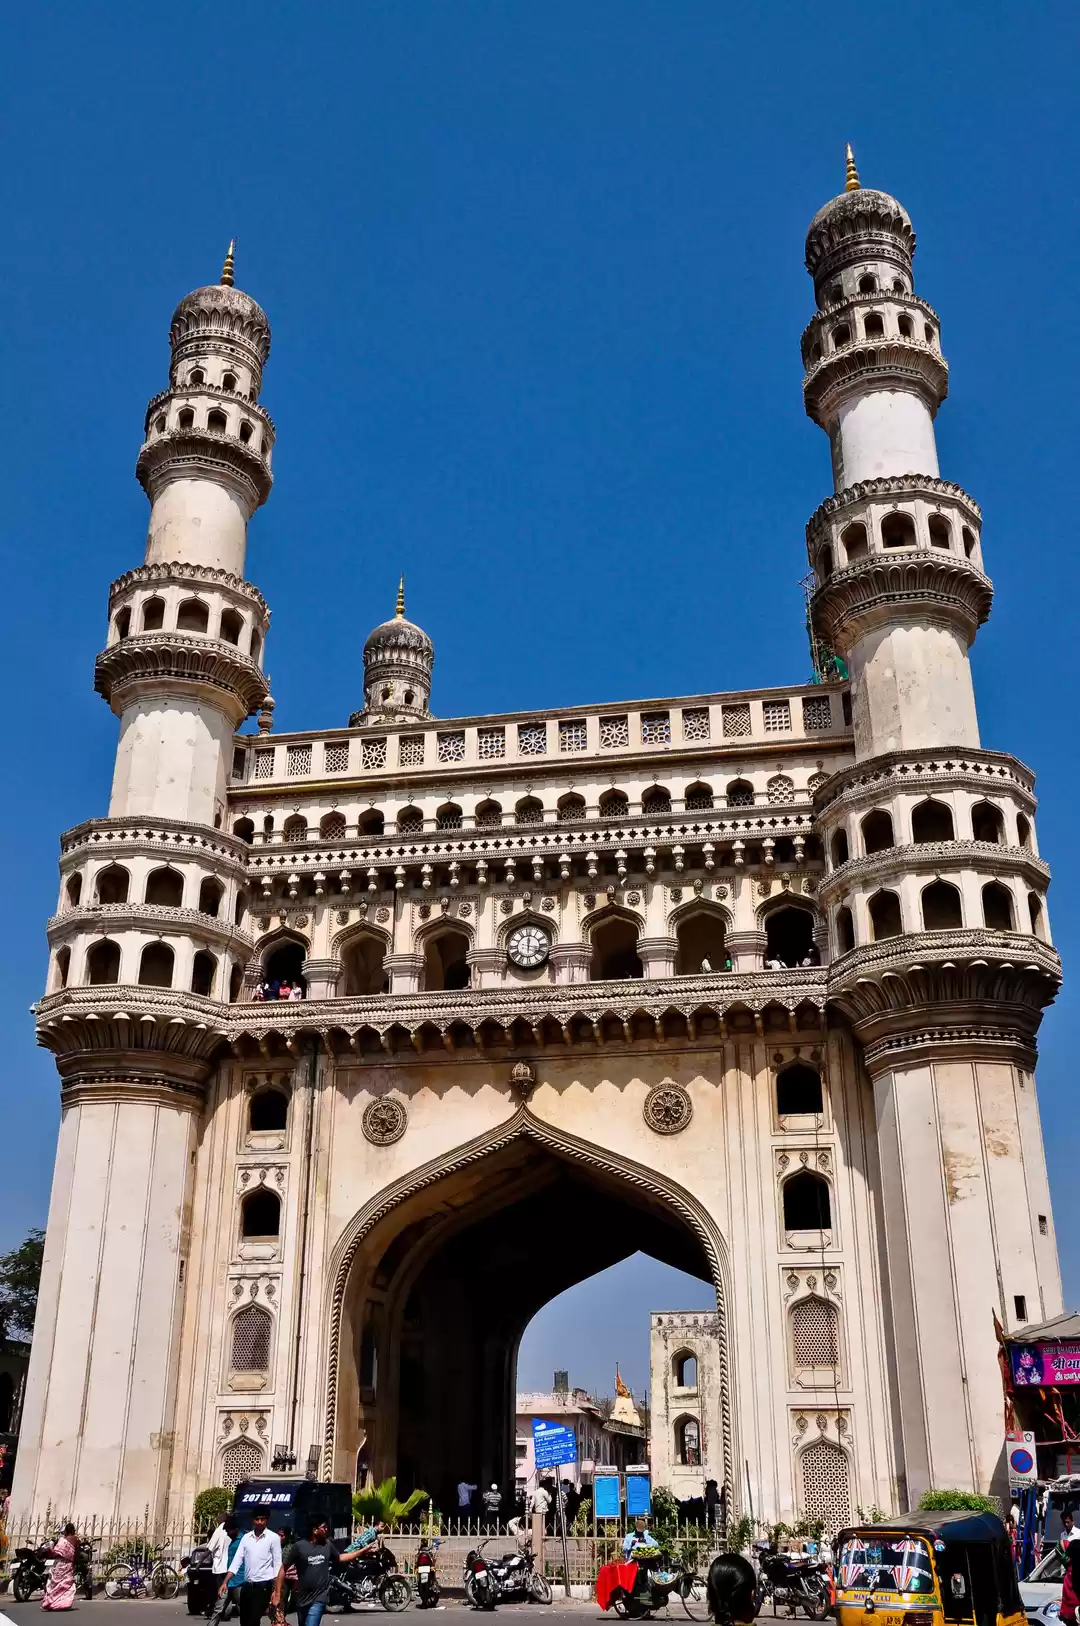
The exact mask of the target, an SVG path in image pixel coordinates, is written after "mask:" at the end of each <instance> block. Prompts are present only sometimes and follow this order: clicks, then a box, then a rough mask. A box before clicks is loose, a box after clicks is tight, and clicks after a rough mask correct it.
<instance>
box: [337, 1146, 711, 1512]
mask: <svg viewBox="0 0 1080 1626" xmlns="http://www.w3.org/2000/svg"><path fill="white" fill-rule="evenodd" d="M644 1172H645V1171H640V1170H635V1177H634V1178H633V1179H632V1180H631V1179H628V1178H627V1177H626V1176H625V1175H624V1174H623V1173H622V1172H621V1171H620V1170H618V1169H614V1168H609V1167H606V1166H604V1165H603V1164H601V1163H599V1162H597V1161H593V1160H592V1159H585V1158H582V1157H579V1156H577V1155H574V1150H573V1148H572V1147H568V1148H567V1149H565V1150H564V1149H562V1148H561V1147H556V1146H552V1145H549V1144H546V1143H541V1142H540V1141H539V1140H538V1139H537V1138H535V1137H534V1136H532V1135H527V1136H525V1135H523V1136H521V1137H520V1138H517V1139H515V1140H513V1141H511V1142H510V1143H509V1144H507V1145H504V1146H502V1147H500V1148H498V1149H496V1150H493V1151H490V1152H487V1153H486V1154H484V1155H483V1156H481V1157H479V1158H475V1159H466V1160H463V1161H462V1163H461V1164H460V1165H459V1166H458V1167H456V1168H453V1169H451V1170H448V1171H447V1172H446V1173H445V1174H444V1175H442V1177H441V1178H439V1179H437V1180H434V1181H431V1182H430V1183H428V1184H425V1185H423V1186H422V1187H421V1188H420V1189H418V1190H415V1191H413V1192H410V1193H408V1194H407V1195H403V1197H402V1198H401V1200H400V1201H399V1202H398V1203H396V1204H395V1205H394V1206H393V1207H391V1208H390V1210H389V1211H388V1212H386V1213H384V1214H383V1217H381V1218H380V1219H379V1220H378V1221H377V1222H375V1223H374V1224H373V1226H372V1227H371V1229H370V1230H369V1231H367V1232H366V1234H364V1235H363V1237H362V1239H361V1241H360V1242H359V1244H358V1246H357V1248H356V1251H355V1254H354V1256H353V1260H352V1264H351V1268H350V1269H349V1272H348V1279H347V1283H346V1286H345V1293H344V1304H343V1316H342V1325H341V1330H340V1346H339V1347H340V1351H341V1364H340V1369H339V1378H338V1390H337V1395H336V1418H337V1422H336V1430H335V1441H334V1449H335V1456H334V1477H343V1476H347V1477H351V1476H352V1475H353V1473H354V1472H355V1471H356V1466H357V1459H358V1453H359V1456H360V1461H361V1463H362V1466H363V1471H364V1472H365V1473H367V1474H370V1475H371V1476H372V1477H373V1478H374V1479H375V1480H376V1481H379V1480H381V1479H383V1478H384V1477H386V1476H387V1475H389V1474H392V1473H396V1474H397V1476H398V1490H399V1494H401V1492H402V1490H408V1489H411V1488H413V1487H414V1486H422V1487H423V1488H424V1489H425V1490H427V1491H428V1492H429V1493H431V1495H432V1496H433V1498H434V1501H435V1504H436V1505H437V1506H439V1507H444V1508H451V1509H455V1510H456V1509H457V1507H458V1497H457V1489H456V1487H457V1485H458V1483H459V1482H464V1483H466V1484H472V1485H476V1486H482V1487H487V1486H489V1485H491V1484H492V1483H495V1484H497V1485H498V1486H499V1488H500V1491H501V1492H502V1496H503V1503H502V1514H503V1516H504V1517H505V1516H506V1515H507V1514H508V1513H509V1512H510V1511H512V1503H513V1501H514V1499H515V1498H516V1496H517V1494H518V1493H519V1492H523V1491H524V1489H525V1488H526V1487H525V1484H524V1483H522V1481H523V1480H526V1479H528V1478H529V1477H530V1475H531V1476H532V1478H533V1479H534V1480H535V1468H534V1466H532V1464H531V1460H530V1461H529V1462H525V1461H524V1459H523V1458H522V1457H521V1456H519V1450H518V1447H519V1445H520V1444H521V1443H522V1441H524V1442H525V1444H526V1452H527V1451H528V1444H529V1440H530V1439H531V1429H529V1428H527V1427H526V1426H525V1425H523V1422H522V1417H521V1415H519V1413H520V1411H521V1406H520V1405H519V1404H518V1403H517V1402H518V1395H519V1390H526V1391H529V1390H533V1389H534V1388H535V1387H536V1384H537V1378H538V1371H537V1363H536V1361H535V1359H532V1360H531V1366H530V1372H529V1374H528V1375H526V1374H525V1373H522V1374H521V1375H520V1377H519V1373H518V1351H519V1346H520V1344H521V1339H522V1335H523V1333H524V1332H525V1329H526V1328H527V1327H528V1326H529V1323H530V1322H531V1321H532V1320H533V1318H534V1317H536V1316H537V1314H538V1312H539V1311H540V1310H541V1309H542V1308H543V1307H544V1306H545V1305H548V1304H549V1303H550V1302H551V1301H552V1300H554V1299H556V1298H557V1297H558V1296H559V1295H561V1294H563V1293H568V1290H570V1289H573V1288H575V1287H576V1285H577V1284H584V1283H586V1281H587V1282H588V1285H589V1290H590V1292H591V1291H592V1289H593V1284H594V1283H596V1282H597V1281H598V1280H601V1281H602V1279H603V1278H602V1277H601V1276H600V1275H599V1273H603V1272H608V1271H609V1270H611V1268H612V1267H618V1268H619V1269H620V1270H626V1269H628V1268H629V1267H628V1266H627V1265H625V1264H624V1263H623V1262H624V1261H628V1260H631V1259H632V1258H633V1257H634V1256H636V1255H638V1254H645V1255H647V1256H648V1260H649V1261H658V1262H659V1264H660V1265H661V1266H668V1267H672V1268H673V1269H674V1270H676V1271H681V1272H684V1273H685V1275H686V1276H687V1277H689V1278H693V1284H692V1285H695V1286H696V1287H697V1289H698V1295H699V1297H698V1300H697V1303H696V1304H695V1305H692V1306H687V1308H695V1309H701V1308H705V1307H706V1306H708V1308H711V1309H713V1310H714V1309H715V1304H716V1298H715V1282H714V1272H713V1265H712V1246H713V1245H712V1244H711V1243H709V1242H707V1238H706V1233H705V1232H704V1231H701V1232H699V1230H698V1229H697V1226H696V1224H695V1223H694V1222H692V1220H691V1218H690V1216H689V1212H688V1211H685V1212H684V1211H683V1210H682V1209H681V1208H680V1207H679V1206H678V1205H677V1200H673V1199H672V1198H671V1197H669V1195H668V1193H667V1191H666V1190H665V1189H664V1182H663V1181H662V1179H661V1178H660V1177H656V1178H655V1179H653V1180H645V1179H641V1178H640V1176H641V1175H643V1174H644ZM530 1237H531V1238H535V1239H536V1242H537V1246H536V1247H535V1248H533V1249H530V1250H529V1263H528V1268H527V1269H523V1268H522V1245H523V1239H527V1238H530ZM478 1260H483V1275H484V1279H485V1280H486V1281H487V1282H489V1283H497V1284H498V1291H497V1292H489V1293H482V1294H481V1293H477V1292H476V1291H475V1287H476V1281H477V1261H478ZM613 1274H614V1272H613ZM663 1307H664V1308H666V1305H664V1306H663ZM626 1308H627V1313H628V1316H629V1317H631V1318H633V1320H634V1322H635V1324H640V1322H641V1320H642V1318H643V1312H645V1311H647V1310H649V1309H650V1308H652V1305H651V1304H650V1303H648V1302H645V1303H642V1302H641V1301H640V1300H638V1301H637V1302H632V1303H629V1304H628V1305H627V1306H626ZM644 1322H645V1326H646V1328H647V1327H648V1316H647V1315H644ZM711 1337H712V1340H713V1342H714V1343H715V1342H716V1333H715V1330H713V1332H712V1333H711ZM679 1347H680V1348H681V1347H683V1345H682V1344H681V1343H680V1345H679ZM555 1364H556V1365H558V1364H560V1363H558V1362H557V1363H555ZM541 1369H542V1370H543V1373H544V1376H545V1378H547V1374H548V1372H549V1371H551V1370H554V1368H553V1367H551V1366H549V1364H548V1362H547V1360H544V1361H543V1364H542V1368H541ZM560 1376H561V1374H560ZM610 1376H611V1377H612V1378H613V1377H614V1373H611V1374H610ZM695 1377H696V1372H695ZM594 1379H595V1375H594V1374H591V1373H590V1374H589V1376H588V1379H587V1381H594ZM522 1380H523V1381H522ZM642 1381H643V1382H644V1383H645V1384H647V1382H648V1376H647V1369H646V1371H645V1373H643V1374H639V1375H638V1378H637V1381H636V1383H635V1387H638V1388H639V1386H640V1384H641V1383H642ZM674 1386H675V1385H674V1382H672V1387H673V1388H674ZM552 1387H553V1388H557V1387H558V1379H556V1384H555V1385H554V1386H552ZM547 1388H548V1383H547V1382H545V1389H547ZM576 1393H577V1392H576V1391H567V1398H566V1402H565V1403H566V1404H567V1405H568V1406H570V1407H571V1408H572V1409H574V1411H575V1417H576V1422H577V1423H580V1425H581V1428H582V1429H584V1430H585V1431H586V1432H585V1434H584V1435H583V1436H582V1441H583V1447H584V1448H583V1449H582V1450H581V1451H580V1453H579V1455H580V1456H581V1457H582V1458H590V1457H591V1458H592V1459H593V1460H594V1461H597V1460H599V1461H603V1460H605V1459H604V1451H605V1449H611V1448H612V1446H611V1442H612V1441H613V1440H614V1439H615V1437H616V1435H617V1433H618V1430H609V1429H605V1428H604V1427H603V1426H602V1424H603V1421H604V1419H603V1417H602V1416H598V1415H596V1414H595V1413H594V1412H593V1411H591V1410H590V1408H589V1406H587V1405H585V1404H583V1403H582V1404H578V1403H577V1400H575V1395H576ZM523 1398H524V1396H523ZM579 1398H580V1397H579ZM543 1399H544V1400H545V1401H547V1402H548V1404H550V1403H551V1399H552V1396H551V1393H550V1392H549V1393H548V1394H547V1395H545V1396H544V1397H543ZM684 1404H685V1402H684ZM536 1410H537V1414H543V1412H544V1406H543V1405H538V1406H537V1408H536ZM578 1414H580V1415H578ZM673 1419H674V1414H673ZM629 1426H630V1427H631V1429H632V1427H633V1425H632V1424H630V1425H629ZM719 1432H720V1431H719V1429H718V1428H716V1427H713V1429H712V1435H711V1436H710V1437H709V1438H708V1439H706V1440H705V1441H704V1442H703V1443H704V1446H705V1449H706V1451H707V1453H708V1456H709V1462H710V1464H711V1463H712V1462H713V1460H714V1458H715V1460H716V1461H717V1462H718V1464H721V1465H722V1463H723V1460H724V1442H723V1440H722V1439H718V1438H714V1437H712V1436H715V1435H716V1434H718V1433H719ZM605 1442H606V1443H605ZM623 1442H624V1443H623V1447H622V1448H621V1449H623V1453H624V1454H623V1456H622V1458H621V1459H620V1460H621V1461H623V1462H624V1463H625V1462H626V1461H641V1460H642V1459H643V1455H644V1451H645V1439H644V1429H643V1428H642V1429H641V1431H640V1434H638V1435H636V1436H635V1435H633V1434H628V1435H626V1436H623ZM609 1460H611V1459H609ZM710 1471H711V1472H714V1473H715V1470H714V1469H713V1468H712V1467H711V1466H710ZM716 1477H717V1478H722V1472H721V1473H720V1474H716Z"/></svg>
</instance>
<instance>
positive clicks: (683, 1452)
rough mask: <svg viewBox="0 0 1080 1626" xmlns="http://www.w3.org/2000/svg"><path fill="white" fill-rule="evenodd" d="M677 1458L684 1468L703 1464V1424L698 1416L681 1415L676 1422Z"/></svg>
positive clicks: (698, 1466)
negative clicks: (701, 1424) (699, 1421)
mask: <svg viewBox="0 0 1080 1626" xmlns="http://www.w3.org/2000/svg"><path fill="white" fill-rule="evenodd" d="M675 1460H676V1462H677V1463H678V1464H679V1466H680V1467H682V1468H700V1466H701V1426H700V1424H699V1423H698V1420H697V1418H696V1417H680V1418H679V1420H678V1422H677V1423H676V1424H675Z"/></svg>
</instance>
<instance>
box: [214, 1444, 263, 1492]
mask: <svg viewBox="0 0 1080 1626" xmlns="http://www.w3.org/2000/svg"><path fill="white" fill-rule="evenodd" d="M263 1465H264V1458H263V1453H262V1449H261V1447H260V1446H257V1445H256V1444H255V1441H254V1440H249V1439H243V1440H234V1441H233V1442H232V1444H231V1445H227V1446H226V1447H225V1449H224V1451H223V1452H222V1453H221V1467H220V1469H219V1470H218V1484H219V1485H221V1486H222V1487H223V1488H224V1489H225V1490H228V1491H234V1490H235V1489H236V1487H237V1485H242V1484H243V1482H244V1480H245V1479H257V1478H258V1477H259V1475H260V1474H261V1473H262V1471H263Z"/></svg>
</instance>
